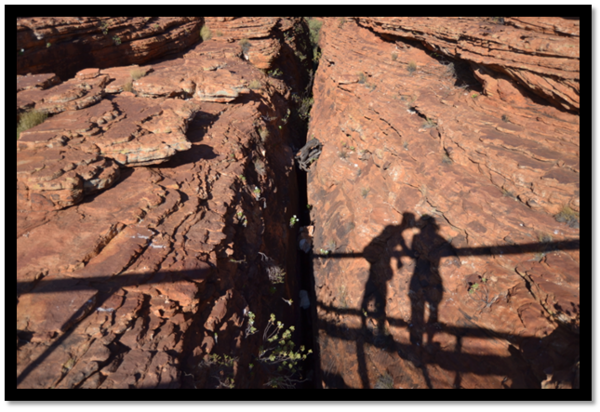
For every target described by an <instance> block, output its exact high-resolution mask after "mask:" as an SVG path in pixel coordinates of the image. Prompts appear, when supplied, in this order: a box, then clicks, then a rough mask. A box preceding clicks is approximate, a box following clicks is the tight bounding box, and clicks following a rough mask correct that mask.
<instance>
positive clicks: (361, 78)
mask: <svg viewBox="0 0 600 412" xmlns="http://www.w3.org/2000/svg"><path fill="white" fill-rule="evenodd" d="M366 81H367V77H366V76H365V74H364V73H362V72H361V73H358V82H359V83H360V84H364V83H365V82H366Z"/></svg>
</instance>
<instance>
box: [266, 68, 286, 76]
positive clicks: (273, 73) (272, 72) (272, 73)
mask: <svg viewBox="0 0 600 412" xmlns="http://www.w3.org/2000/svg"><path fill="white" fill-rule="evenodd" d="M267 74H268V75H269V76H271V77H280V76H282V75H283V72H282V71H281V70H279V69H274V70H269V71H268V72H267Z"/></svg>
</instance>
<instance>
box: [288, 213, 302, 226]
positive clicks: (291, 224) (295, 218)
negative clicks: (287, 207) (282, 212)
mask: <svg viewBox="0 0 600 412" xmlns="http://www.w3.org/2000/svg"><path fill="white" fill-rule="evenodd" d="M299 221H300V219H298V218H297V217H296V215H294V216H292V218H291V219H290V227H294V225H295V224H296V223H298V222H299Z"/></svg>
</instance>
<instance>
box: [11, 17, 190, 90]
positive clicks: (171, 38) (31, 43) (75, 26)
mask: <svg viewBox="0 0 600 412" xmlns="http://www.w3.org/2000/svg"><path fill="white" fill-rule="evenodd" d="M200 27H202V17H24V18H18V19H17V74H23V75H24V74H27V73H32V74H40V73H55V74H57V75H58V76H59V77H60V78H61V79H69V78H71V77H73V76H74V75H75V73H76V72H78V71H80V70H82V69H85V68H88V67H99V68H108V67H113V66H124V65H129V64H145V63H148V62H150V61H152V60H155V59H158V58H161V57H166V56H173V55H174V54H177V53H179V52H183V51H184V50H186V49H188V48H189V47H190V46H191V45H193V44H196V43H198V42H199V41H200ZM56 62H60V64H56Z"/></svg>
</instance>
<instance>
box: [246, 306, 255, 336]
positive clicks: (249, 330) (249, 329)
mask: <svg viewBox="0 0 600 412" xmlns="http://www.w3.org/2000/svg"><path fill="white" fill-rule="evenodd" d="M255 318H256V315H255V314H254V313H252V312H248V325H247V326H246V337H248V336H250V335H254V334H255V333H256V328H255V327H254V319H255Z"/></svg>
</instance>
